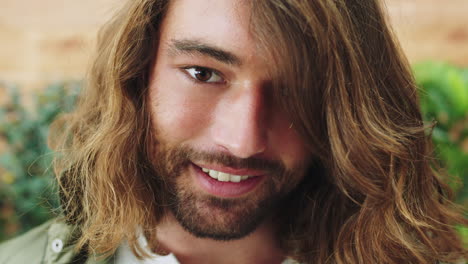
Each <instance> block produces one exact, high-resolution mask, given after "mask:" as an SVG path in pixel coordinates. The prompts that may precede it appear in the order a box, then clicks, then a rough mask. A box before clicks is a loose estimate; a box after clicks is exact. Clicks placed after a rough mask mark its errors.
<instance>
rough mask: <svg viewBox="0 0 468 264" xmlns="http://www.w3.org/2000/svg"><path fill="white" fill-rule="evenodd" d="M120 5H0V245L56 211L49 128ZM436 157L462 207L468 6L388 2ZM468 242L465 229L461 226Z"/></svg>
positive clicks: (91, 1)
mask: <svg viewBox="0 0 468 264" xmlns="http://www.w3.org/2000/svg"><path fill="white" fill-rule="evenodd" d="M121 2H122V0H81V1H76V0H41V1H32V0H0V241H2V240H5V239H7V238H9V237H12V236H14V235H16V234H18V233H22V232H25V231H26V230H28V229H30V228H31V227H33V226H36V225H38V224H40V223H42V222H44V221H46V220H47V219H49V218H51V217H53V210H51V209H54V208H57V206H58V204H57V199H56V195H55V191H54V190H55V186H54V183H53V180H51V179H52V178H53V173H52V170H51V168H50V161H51V158H52V153H51V152H50V150H49V149H48V148H47V145H46V138H47V133H48V126H49V124H50V122H51V121H52V120H53V119H54V118H55V116H56V115H57V114H59V113H61V112H63V111H70V110H71V109H72V108H73V105H74V99H75V97H76V94H77V93H78V90H79V89H80V86H81V81H82V79H83V78H84V75H85V71H86V69H87V66H88V64H89V58H90V55H91V53H92V51H93V47H94V44H95V40H96V33H97V30H98V28H99V27H100V26H101V25H102V24H103V23H104V22H105V21H107V20H108V19H109V18H110V17H111V16H112V14H113V13H114V12H115V10H117V9H118V7H119V5H120V4H121ZM385 5H386V6H387V9H388V19H389V21H390V22H391V24H392V26H393V28H394V31H395V34H396V36H397V37H398V38H399V40H400V42H401V45H402V48H403V50H404V51H405V53H406V54H407V56H408V58H409V60H410V62H411V64H412V66H413V70H414V73H415V77H416V80H417V82H418V84H419V86H420V92H421V107H422V110H423V112H424V115H425V119H426V120H427V121H428V122H431V121H434V120H435V121H437V126H436V128H435V129H434V131H433V135H432V137H433V141H434V143H435V146H436V149H435V150H436V156H437V158H438V160H439V161H440V164H441V165H442V166H443V167H444V168H445V169H444V173H446V174H447V175H448V176H447V177H445V180H446V181H447V182H448V184H449V185H450V186H451V187H452V189H453V190H454V193H455V198H456V202H457V203H459V204H460V205H461V206H462V207H464V208H465V209H466V208H468V188H467V186H465V185H463V182H467V183H468V70H467V69H468V0H449V1H439V0H386V2H385ZM459 231H460V232H461V233H462V235H463V236H464V237H465V238H468V230H467V229H466V228H465V227H459Z"/></svg>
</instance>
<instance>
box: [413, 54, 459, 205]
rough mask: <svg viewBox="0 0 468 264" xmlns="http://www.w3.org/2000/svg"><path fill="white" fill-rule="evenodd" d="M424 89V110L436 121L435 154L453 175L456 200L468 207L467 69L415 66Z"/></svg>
mask: <svg viewBox="0 0 468 264" xmlns="http://www.w3.org/2000/svg"><path fill="white" fill-rule="evenodd" d="M414 73H415V77H416V80H417V82H418V85H419V87H420V88H421V92H420V95H421V109H422V112H423V114H424V118H425V120H426V121H428V122H432V121H436V126H435V128H434V130H433V134H432V138H433V142H434V146H435V150H436V154H437V156H438V158H439V160H440V163H441V164H442V167H443V168H445V169H446V172H447V174H448V175H450V176H451V179H450V180H449V182H448V183H449V185H450V186H451V187H452V189H453V190H454V191H455V193H456V200H457V202H459V203H461V204H462V205H464V206H465V208H467V206H468V185H463V183H464V182H465V183H468V69H460V68H456V67H454V66H450V65H447V64H444V63H430V62H428V63H423V64H418V65H415V66H414Z"/></svg>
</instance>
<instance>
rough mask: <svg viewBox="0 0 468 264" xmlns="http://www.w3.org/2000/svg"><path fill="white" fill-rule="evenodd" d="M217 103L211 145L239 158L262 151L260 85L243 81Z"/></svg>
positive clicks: (263, 120) (263, 129) (263, 105)
mask: <svg viewBox="0 0 468 264" xmlns="http://www.w3.org/2000/svg"><path fill="white" fill-rule="evenodd" d="M242 86H243V87H241V88H240V89H233V90H234V92H232V93H230V94H229V95H228V96H226V98H224V99H223V103H220V104H218V106H217V110H216V112H215V116H214V117H213V123H212V137H213V139H214V141H215V144H216V145H218V146H220V147H221V148H223V149H225V150H227V151H228V152H229V154H231V155H234V156H236V157H239V158H248V157H252V156H254V155H257V154H260V153H262V152H264V151H265V149H266V144H267V138H266V136H267V135H266V132H267V124H266V121H267V120H266V116H267V109H266V108H267V104H266V103H265V102H264V101H265V99H264V98H263V97H264V96H262V88H261V86H260V85H254V84H253V83H251V82H246V83H245V84H243V85H242Z"/></svg>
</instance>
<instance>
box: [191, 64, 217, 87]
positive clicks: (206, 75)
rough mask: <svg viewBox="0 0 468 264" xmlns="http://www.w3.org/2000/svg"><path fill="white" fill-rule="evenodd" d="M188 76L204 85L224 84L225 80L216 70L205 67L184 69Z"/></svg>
mask: <svg viewBox="0 0 468 264" xmlns="http://www.w3.org/2000/svg"><path fill="white" fill-rule="evenodd" d="M184 71H185V72H187V74H188V75H189V76H190V77H191V78H193V79H195V80H196V81H198V82H204V83H223V82H224V79H223V77H221V76H220V75H219V74H218V73H217V72H216V71H215V70H212V69H209V68H204V67H188V68H184Z"/></svg>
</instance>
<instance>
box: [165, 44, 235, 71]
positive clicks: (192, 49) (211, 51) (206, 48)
mask: <svg viewBox="0 0 468 264" xmlns="http://www.w3.org/2000/svg"><path fill="white" fill-rule="evenodd" d="M195 53H197V54H200V55H203V56H208V57H211V58H213V59H215V60H217V61H220V62H222V63H225V64H229V65H234V66H240V65H241V64H242V62H241V59H240V58H239V57H237V56H236V55H234V54H232V53H231V52H229V51H225V50H222V49H221V48H218V47H216V46H212V45H210V44H207V43H204V42H202V41H200V40H191V39H182V40H176V39H173V40H172V41H171V43H170V44H169V54H171V55H178V54H188V55H192V54H195Z"/></svg>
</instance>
